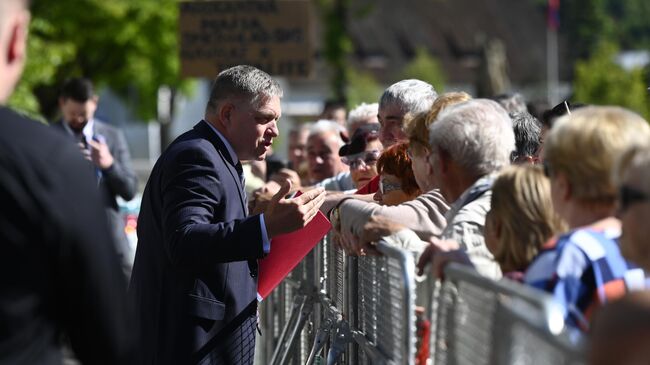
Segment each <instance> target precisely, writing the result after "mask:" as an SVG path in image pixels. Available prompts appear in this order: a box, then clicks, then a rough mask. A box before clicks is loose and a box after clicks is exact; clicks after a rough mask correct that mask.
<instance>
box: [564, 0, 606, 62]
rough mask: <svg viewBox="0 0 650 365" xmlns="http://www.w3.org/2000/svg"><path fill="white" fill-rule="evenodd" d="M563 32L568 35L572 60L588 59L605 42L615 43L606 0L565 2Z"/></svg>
mask: <svg viewBox="0 0 650 365" xmlns="http://www.w3.org/2000/svg"><path fill="white" fill-rule="evenodd" d="M560 26H561V31H562V32H564V33H565V34H567V38H568V43H569V44H568V47H567V48H568V50H569V54H570V59H572V60H578V59H587V58H589V56H590V55H591V54H592V53H593V52H594V51H595V50H596V49H597V48H598V46H599V44H600V43H601V42H603V41H613V40H614V37H613V33H614V27H613V21H612V19H611V18H610V17H609V16H608V15H607V4H606V0H571V1H563V2H562V9H561V19H560Z"/></svg>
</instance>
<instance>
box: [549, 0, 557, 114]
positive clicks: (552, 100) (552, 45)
mask: <svg viewBox="0 0 650 365" xmlns="http://www.w3.org/2000/svg"><path fill="white" fill-rule="evenodd" d="M559 11H560V0H549V1H548V8H547V14H546V16H547V19H546V20H547V22H546V23H547V24H546V98H547V101H548V104H549V105H551V106H553V105H557V103H559V102H560V100H559V92H558V91H559V90H558V87H559V83H560V82H559V79H560V76H559V60H558V49H557V48H558V46H557V38H558V35H557V30H558V27H559V21H560V20H559Z"/></svg>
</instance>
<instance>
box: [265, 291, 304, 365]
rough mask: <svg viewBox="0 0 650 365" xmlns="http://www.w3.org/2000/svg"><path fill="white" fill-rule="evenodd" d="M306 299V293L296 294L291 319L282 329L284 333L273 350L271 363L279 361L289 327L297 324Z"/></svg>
mask: <svg viewBox="0 0 650 365" xmlns="http://www.w3.org/2000/svg"><path fill="white" fill-rule="evenodd" d="M306 300H307V297H306V296H304V295H296V296H295V297H294V298H293V305H292V311H291V317H289V320H288V321H287V323H286V324H285V325H284V328H283V329H282V334H281V335H280V337H279V338H278V342H277V345H276V347H275V350H274V351H273V357H271V362H270V363H271V364H275V363H276V362H277V359H278V356H279V355H280V352H281V351H282V350H283V348H284V347H285V338H286V337H287V334H288V333H289V329H292V328H293V327H294V326H295V323H297V322H298V319H299V316H300V311H301V308H302V306H303V305H304V303H305V301H306Z"/></svg>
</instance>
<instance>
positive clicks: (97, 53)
mask: <svg viewBox="0 0 650 365" xmlns="http://www.w3.org/2000/svg"><path fill="white" fill-rule="evenodd" d="M31 11H32V23H31V26H30V37H29V44H28V51H29V55H28V62H27V65H26V69H25V72H24V76H23V79H22V81H21V83H20V85H19V87H18V89H17V91H16V93H15V94H14V96H13V97H12V99H11V100H10V104H12V105H13V106H15V107H17V108H19V109H23V110H25V111H27V112H31V113H39V112H40V113H42V114H43V115H44V116H45V117H46V118H51V117H52V115H53V113H55V112H56V100H57V91H58V89H59V87H60V85H61V84H62V83H63V81H64V80H65V79H67V78H69V77H73V76H85V77H88V78H90V79H92V80H93V81H94V82H95V84H96V85H97V86H98V87H110V88H111V89H112V90H113V91H114V92H116V93H117V94H118V95H120V96H122V97H123V99H124V100H125V101H126V102H127V105H129V106H131V107H132V108H133V109H134V111H135V112H137V114H138V115H139V116H140V117H142V118H144V119H149V118H152V117H154V116H155V114H156V100H157V90H158V87H159V86H160V85H169V86H172V87H179V86H181V85H182V83H181V80H180V77H179V60H178V49H177V47H178V41H177V23H178V2H177V1H176V0H138V1H132V0H111V1H105V0H78V1H38V2H34V5H33V6H32V9H31Z"/></svg>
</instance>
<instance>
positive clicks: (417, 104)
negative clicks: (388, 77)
mask: <svg viewBox="0 0 650 365" xmlns="http://www.w3.org/2000/svg"><path fill="white" fill-rule="evenodd" d="M437 97H438V93H436V90H435V89H434V88H433V86H431V85H430V84H428V83H426V82H424V81H421V80H416V79H408V80H402V81H398V82H396V83H394V84H392V85H391V86H389V87H388V89H386V90H385V91H384V93H383V94H382V95H381V98H379V108H383V107H385V106H387V105H397V106H398V107H399V108H400V109H401V110H402V111H403V112H404V113H409V114H419V113H424V112H428V111H429V109H431V105H432V104H433V102H434V101H435V100H436V98H437Z"/></svg>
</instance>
